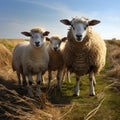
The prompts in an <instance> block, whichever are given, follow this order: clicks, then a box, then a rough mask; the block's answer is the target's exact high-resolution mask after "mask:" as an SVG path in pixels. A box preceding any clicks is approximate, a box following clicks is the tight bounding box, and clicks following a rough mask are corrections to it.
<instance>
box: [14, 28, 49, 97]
mask: <svg viewBox="0 0 120 120" xmlns="http://www.w3.org/2000/svg"><path fill="white" fill-rule="evenodd" d="M22 34H23V35H25V36H28V37H30V42H23V43H20V44H18V45H17V46H16V47H15V49H14V52H13V60H12V66H13V70H14V71H16V73H17V76H18V80H19V83H21V82H20V74H22V76H23V80H24V81H25V76H27V77H28V83H29V85H28V95H29V96H30V97H33V96H34V95H33V90H32V83H33V79H32V75H35V74H37V78H36V82H37V88H36V90H37V94H38V95H39V96H40V94H41V92H40V81H41V79H42V77H41V76H42V74H44V73H45V71H46V70H47V69H48V62H49V55H48V52H47V48H46V44H45V36H48V34H49V32H48V31H45V32H44V31H43V29H41V28H34V29H32V30H31V31H30V32H22ZM24 81H23V82H24Z"/></svg>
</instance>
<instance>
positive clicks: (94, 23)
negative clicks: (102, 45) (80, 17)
mask: <svg viewBox="0 0 120 120" xmlns="http://www.w3.org/2000/svg"><path fill="white" fill-rule="evenodd" d="M98 23H100V21H99V20H91V21H89V22H88V25H89V26H93V25H96V24H98Z"/></svg>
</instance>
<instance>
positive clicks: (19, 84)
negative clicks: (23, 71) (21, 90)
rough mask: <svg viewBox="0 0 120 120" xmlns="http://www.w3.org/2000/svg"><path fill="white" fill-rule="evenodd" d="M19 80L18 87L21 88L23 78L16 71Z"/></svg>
mask: <svg viewBox="0 0 120 120" xmlns="http://www.w3.org/2000/svg"><path fill="white" fill-rule="evenodd" d="M16 74H17V78H18V86H19V87H20V86H21V78H20V73H19V72H17V71H16Z"/></svg>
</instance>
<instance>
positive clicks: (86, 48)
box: [60, 17, 106, 96]
mask: <svg viewBox="0 0 120 120" xmlns="http://www.w3.org/2000/svg"><path fill="white" fill-rule="evenodd" d="M60 21H61V22H62V23H63V24H65V25H69V26H70V29H69V31H68V35H67V37H68V42H67V43H66V46H65V49H64V59H65V65H66V67H67V69H68V70H69V71H70V72H73V73H75V74H76V86H75V91H74V95H75V96H79V81H80V77H81V76H83V75H85V74H89V80H90V95H91V96H93V95H95V90H94V85H95V83H96V82H95V76H94V75H95V74H96V73H99V72H100V71H101V69H102V68H103V67H104V65H105V60H106V44H105V42H104V41H103V40H102V39H101V37H100V35H99V34H98V33H96V32H94V31H93V30H92V28H91V27H90V26H93V25H96V24H98V23H100V21H99V20H89V19H87V18H84V17H81V18H78V17H75V18H73V19H72V20H71V21H69V20H67V19H64V20H60Z"/></svg>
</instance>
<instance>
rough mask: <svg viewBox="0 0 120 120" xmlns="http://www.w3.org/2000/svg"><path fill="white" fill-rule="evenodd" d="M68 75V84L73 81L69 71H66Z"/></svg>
mask: <svg viewBox="0 0 120 120" xmlns="http://www.w3.org/2000/svg"><path fill="white" fill-rule="evenodd" d="M66 72H67V73H66V74H67V81H68V83H71V80H70V72H69V71H68V70H67V71H66Z"/></svg>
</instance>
